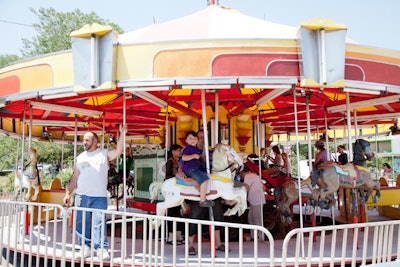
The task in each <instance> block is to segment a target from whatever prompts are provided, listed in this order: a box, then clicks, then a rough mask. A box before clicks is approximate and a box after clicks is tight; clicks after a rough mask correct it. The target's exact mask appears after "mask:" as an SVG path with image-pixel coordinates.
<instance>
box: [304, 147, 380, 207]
mask: <svg viewBox="0 0 400 267" xmlns="http://www.w3.org/2000/svg"><path fill="white" fill-rule="evenodd" d="M373 156H374V153H373V151H372V150H371V147H370V145H369V142H368V141H366V140H363V139H357V140H356V142H355V144H354V159H353V162H352V163H347V164H346V165H339V164H336V163H333V162H328V163H326V164H325V165H324V166H323V167H321V169H320V170H321V171H320V175H319V177H318V179H317V181H316V184H317V185H318V188H315V189H314V190H313V196H312V198H313V199H314V200H316V199H318V198H320V199H322V200H326V201H327V203H326V205H325V206H323V208H326V209H328V208H330V207H331V206H333V205H334V203H335V199H334V193H335V192H336V191H337V190H338V189H339V188H345V189H358V190H361V191H364V190H365V191H367V194H365V195H364V196H363V198H362V199H361V201H364V202H366V201H367V200H368V198H369V196H370V195H371V194H372V191H373V189H374V188H376V195H375V196H374V197H373V201H374V203H376V202H377V201H378V199H379V197H380V184H379V181H374V180H373V179H372V177H371V174H370V172H369V171H368V169H366V168H365V166H366V160H370V159H371V158H372V157H373Z"/></svg>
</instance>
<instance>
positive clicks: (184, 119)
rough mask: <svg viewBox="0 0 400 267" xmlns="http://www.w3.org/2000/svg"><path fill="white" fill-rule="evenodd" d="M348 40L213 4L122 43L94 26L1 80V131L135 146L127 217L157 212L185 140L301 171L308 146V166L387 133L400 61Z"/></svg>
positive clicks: (316, 26) (314, 26)
mask: <svg viewBox="0 0 400 267" xmlns="http://www.w3.org/2000/svg"><path fill="white" fill-rule="evenodd" d="M199 22H201V23H199ZM346 31H347V27H346V25H343V24H339V23H336V22H333V21H330V20H328V19H326V20H322V19H315V20H310V21H306V22H304V23H302V24H301V25H299V27H290V26H286V25H281V24H276V23H273V22H269V21H265V20H260V19H256V18H252V17H249V16H246V15H244V14H241V13H239V12H238V11H236V10H233V9H230V8H225V7H222V6H218V5H215V4H210V5H208V6H207V7H206V8H205V9H203V10H200V11H199V12H197V13H194V14H190V15H188V16H185V17H182V18H177V19H175V20H172V21H168V22H165V23H160V24H153V25H150V26H148V27H145V28H142V29H138V30H135V31H132V32H127V33H124V34H121V35H117V34H116V33H115V32H114V31H113V29H112V28H111V27H110V26H106V25H98V24H92V25H86V26H85V27H83V28H81V29H76V30H75V31H73V32H71V40H72V50H69V51H60V52H57V53H53V54H47V55H43V56H40V57H35V58H29V59H25V60H23V61H20V62H16V63H15V64H10V65H8V66H5V67H3V68H1V69H0V89H1V90H0V128H1V131H2V132H3V133H4V134H8V135H11V136H18V137H20V136H22V137H23V139H26V140H29V142H30V140H35V139H37V140H40V139H41V138H43V136H51V139H52V140H54V141H61V142H74V143H75V144H76V143H77V142H78V141H79V138H80V136H82V135H83V134H84V133H85V132H87V131H94V132H96V133H97V134H98V135H99V136H101V139H102V140H103V144H102V145H106V142H107V140H109V139H110V137H111V138H113V137H116V138H125V141H126V143H128V142H133V143H134V144H135V145H137V149H136V150H135V155H134V157H135V163H134V173H135V174H136V176H135V178H134V179H135V180H134V184H135V189H134V192H133V197H132V198H131V199H128V197H127V196H128V194H124V199H123V201H122V206H123V207H125V208H127V207H134V208H143V209H144V210H147V211H152V212H155V205H149V202H150V201H149V200H150V194H151V192H149V190H148V187H149V186H150V185H151V184H152V183H154V182H163V181H164V178H165V177H163V174H162V172H160V171H159V169H160V166H161V165H162V163H163V162H165V160H166V154H167V153H165V152H166V149H168V148H169V147H170V146H171V144H180V145H185V141H184V139H185V138H184V137H185V134H186V132H187V131H188V130H194V131H198V130H200V129H203V130H204V131H205V133H206V136H208V138H205V143H206V147H209V146H210V147H214V146H215V145H216V144H219V143H225V144H229V145H230V146H231V147H232V148H233V149H234V150H235V151H237V152H238V153H239V154H240V155H249V154H252V153H255V154H258V155H259V154H260V150H261V149H262V148H267V149H268V148H269V147H270V146H271V144H276V143H278V144H279V143H285V144H287V145H291V146H293V147H295V148H296V149H294V150H296V151H292V153H293V155H292V156H293V157H296V156H297V160H298V161H299V153H298V151H297V150H298V145H299V144H300V143H307V144H309V147H310V148H309V152H310V155H311V147H312V144H313V143H314V141H315V140H319V139H322V141H324V142H326V144H329V143H330V142H336V138H337V139H341V140H344V142H346V143H347V144H353V143H354V142H355V141H356V140H359V139H363V138H364V139H365V138H366V136H374V134H375V133H377V132H382V133H389V132H390V127H391V126H396V125H397V118H398V117H399V116H400V101H399V100H400V68H399V65H400V52H398V51H392V50H387V49H381V48H375V47H367V46H363V45H362V44H357V43H356V42H354V41H352V40H351V39H350V38H349V37H347V36H346ZM120 124H123V125H126V126H127V130H128V131H127V134H126V135H125V136H118V129H119V125H120ZM321 136H323V138H321ZM332 137H334V138H332ZM349 157H350V161H352V160H353V158H352V157H353V147H352V145H349ZM309 162H310V163H311V159H310V161H309ZM310 166H311V164H310ZM208 171H209V172H210V166H208ZM254 171H255V172H258V173H261V167H260V166H256V167H255V168H254ZM124 173H125V172H124ZM260 176H261V175H260ZM124 178H125V179H124V180H126V178H127V177H124ZM266 180H267V184H268V178H267V179H266ZM301 182H302V181H300V179H299V181H298V184H299V185H300V183H301ZM271 184H272V185H271ZM274 186H276V184H275V185H274V184H273V180H270V182H269V187H270V188H274ZM300 187H301V185H300ZM125 188H126V185H125ZM58 189H60V188H58ZM58 189H57V190H58ZM336 189H337V188H336ZM381 191H382V192H381V194H382V197H383V198H384V199H388V197H384V194H385V193H384V192H383V191H384V190H381ZM299 192H300V191H299ZM390 194H393V193H392V191H391V193H390ZM397 195H398V194H397ZM296 197H297V200H298V201H300V202H301V199H302V196H301V194H300V193H299V194H298V195H297V196H296ZM159 198H160V199H162V196H161V195H159ZM43 199H44V198H43ZM46 199H47V198H46ZM49 199H52V198H51V197H50V198H49ZM39 200H40V195H39ZM293 201H296V200H293ZM367 201H368V200H367ZM371 201H372V200H371ZM389 202H390V201H389ZM370 203H371V206H376V205H379V202H377V203H378V204H377V203H376V202H374V203H372V202H370ZM395 204H398V203H393V202H390V203H389V204H388V203H386V202H385V205H395ZM300 210H301V209H300ZM3 245H4V244H3ZM398 251H399V248H397V253H398ZM174 253H175V252H174ZM388 254H389V253H388ZM174 255H175V254H174ZM283 255H284V254H282V257H283ZM397 255H398V254H397ZM121 257H123V255H122V256H121ZM362 257H363V256H361V258H362ZM394 258H395V253H394V254H390V257H389V256H388V257H387V260H392V259H394ZM397 258H399V257H397ZM73 259H74V258H73ZM199 260H201V259H199ZM329 260H331V259H330V258H329V259H328V262H330V261H329ZM358 260H359V261H360V262H361V261H362V262H365V260H370V258H369V257H367V258H366V259H360V258H358ZM380 260H382V259H380ZM279 262H280V261H279ZM283 262H284V264H288V263H286V262H285V260H284V261H283ZM346 262H347V263H348V262H349V261H346ZM197 263H198V262H197ZM197 263H196V264H197ZM186 264H187V262H186ZM212 264H215V262H213V261H212ZM212 264H211V265H212ZM279 264H281V263H279ZM282 264H283V263H282ZM290 264H293V265H296V263H290ZM290 264H289V265H290ZM132 265H135V263H133V264H132ZM155 265H157V264H155ZM189 265H190V264H189ZM272 265H273V263H271V262H267V263H265V266H272ZM296 266H297V265H296Z"/></svg>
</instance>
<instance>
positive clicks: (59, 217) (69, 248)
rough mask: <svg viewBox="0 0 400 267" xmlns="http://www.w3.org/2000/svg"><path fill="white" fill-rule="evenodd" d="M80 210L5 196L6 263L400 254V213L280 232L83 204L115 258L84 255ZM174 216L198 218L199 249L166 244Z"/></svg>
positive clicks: (314, 259) (377, 259)
mask: <svg viewBox="0 0 400 267" xmlns="http://www.w3.org/2000/svg"><path fill="white" fill-rule="evenodd" d="M77 210H78V208H69V209H64V208H63V207H61V206H59V205H52V204H42V203H26V202H14V201H6V200H1V201H0V245H1V248H2V258H1V262H0V264H1V266H66V265H68V264H70V262H72V261H74V262H75V263H76V265H81V266H83V265H84V264H87V265H91V266H93V265H99V266H102V265H107V266H108V265H110V266H113V265H115V266H311V265H313V266H326V265H330V266H345V265H346V264H347V265H346V266H350V265H351V266H358V265H359V264H362V265H365V264H367V263H381V262H390V261H393V260H396V259H400V236H399V227H400V221H383V222H375V223H364V224H347V225H336V226H325V227H308V228H302V229H300V228H298V229H294V230H292V231H290V232H289V233H288V234H287V235H286V237H285V239H283V240H274V238H273V236H272V235H271V233H270V232H269V231H268V230H266V229H265V228H262V227H259V226H252V225H246V224H234V223H222V222H210V221H201V220H189V219H184V218H170V217H157V216H155V215H148V214H138V213H131V212H118V211H101V210H89V209H79V210H81V211H82V212H93V213H92V216H94V214H95V213H94V212H98V213H101V214H102V215H104V216H105V218H106V219H105V220H104V224H105V225H107V239H108V241H109V243H110V247H109V253H110V260H109V261H107V262H102V261H101V260H99V259H98V257H97V255H96V253H95V252H93V247H92V252H91V255H90V257H88V258H86V259H80V260H79V259H78V257H79V248H80V246H79V245H78V239H77V237H76V234H75V233H74V232H75V223H74V220H75V216H74V214H75V213H76V212H77ZM167 221H173V229H174V230H176V227H177V223H178V222H181V223H183V225H184V233H188V232H189V224H190V223H192V224H195V225H196V227H197V230H198V238H197V241H196V242H195V248H196V250H197V255H194V256H192V255H189V254H188V250H189V244H188V242H189V239H188V235H185V244H184V245H183V246H179V245H176V244H174V245H167V244H166V242H165V238H164V237H165V236H166V227H165V225H166V222H167ZM157 222H159V223H161V227H158V226H157ZM217 227H220V228H221V232H222V233H223V234H222V235H221V241H222V242H224V243H225V245H226V250H225V251H217V252H216V251H215V247H214V245H213V242H210V241H209V240H208V234H207V235H206V234H205V233H206V232H208V231H210V232H211V233H214V234H215V232H214V230H215V229H216V228H217ZM92 229H93V228H92ZM250 229H252V230H255V231H257V232H258V231H260V232H262V233H264V234H265V237H266V238H265V239H266V240H265V241H259V240H254V241H250V242H249V241H245V238H244V236H245V234H246V233H248V232H249V231H250ZM92 233H93V232H92ZM174 233H175V231H174ZM255 236H257V234H255ZM229 250H230V251H229ZM38 255H39V257H38ZM399 265H400V263H399Z"/></svg>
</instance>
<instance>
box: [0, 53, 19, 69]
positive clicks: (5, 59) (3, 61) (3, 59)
mask: <svg viewBox="0 0 400 267" xmlns="http://www.w3.org/2000/svg"><path fill="white" fill-rule="evenodd" d="M19 59H20V58H19V56H17V55H0V68H1V67H3V66H5V65H7V64H8V63H11V62H14V61H17V60H19Z"/></svg>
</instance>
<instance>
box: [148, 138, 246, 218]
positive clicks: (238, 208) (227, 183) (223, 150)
mask: <svg viewBox="0 0 400 267" xmlns="http://www.w3.org/2000/svg"><path fill="white" fill-rule="evenodd" d="M242 167H243V160H242V158H240V157H239V155H238V154H237V153H236V151H235V150H234V149H233V148H232V147H230V146H228V145H224V144H218V145H217V146H216V147H215V149H214V152H213V160H212V173H211V175H210V182H209V185H208V190H207V199H210V200H214V199H217V198H219V197H221V198H223V199H225V200H227V201H229V202H230V203H234V206H233V207H231V208H230V209H228V210H227V211H226V212H225V214H224V215H225V216H231V215H234V214H236V213H238V215H239V216H240V215H242V214H243V213H244V212H245V211H246V209H247V193H246V189H245V188H244V187H234V177H235V175H236V173H237V172H239V171H240V169H241V168H242ZM160 189H161V193H162V195H163V196H164V198H165V201H163V202H159V203H157V215H160V216H162V215H165V212H166V210H167V209H168V208H172V207H175V206H179V205H182V203H183V202H184V200H185V199H187V200H194V201H200V193H199V191H198V189H196V186H195V185H194V184H193V183H188V182H187V181H186V179H180V178H177V177H175V178H170V179H167V180H166V181H164V182H163V183H162V184H161V183H160V182H154V183H152V184H150V186H149V191H150V199H151V200H152V201H154V200H155V199H156V198H157V194H158V191H159V190H160Z"/></svg>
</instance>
